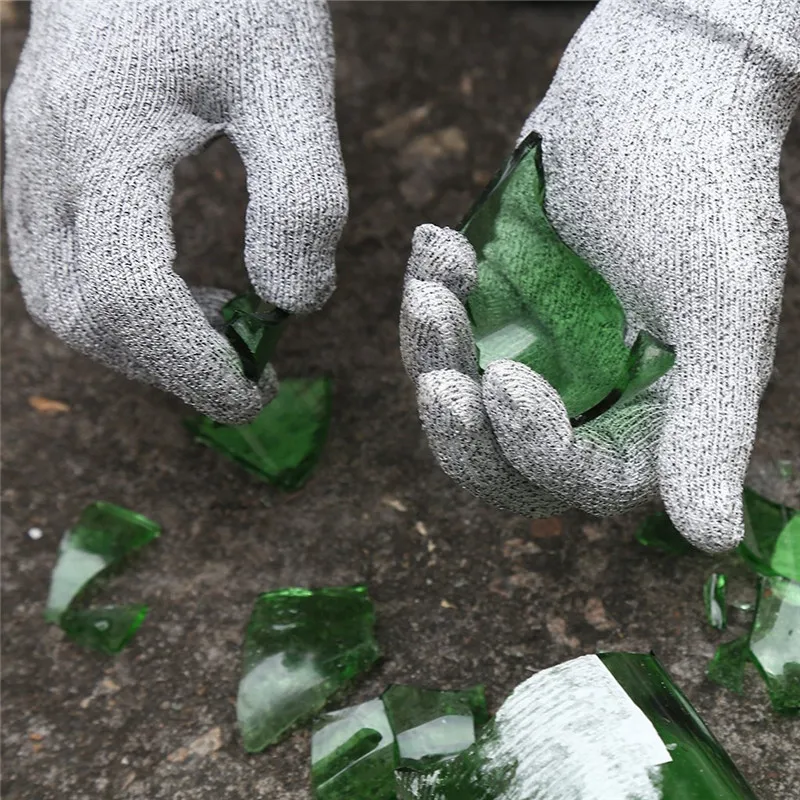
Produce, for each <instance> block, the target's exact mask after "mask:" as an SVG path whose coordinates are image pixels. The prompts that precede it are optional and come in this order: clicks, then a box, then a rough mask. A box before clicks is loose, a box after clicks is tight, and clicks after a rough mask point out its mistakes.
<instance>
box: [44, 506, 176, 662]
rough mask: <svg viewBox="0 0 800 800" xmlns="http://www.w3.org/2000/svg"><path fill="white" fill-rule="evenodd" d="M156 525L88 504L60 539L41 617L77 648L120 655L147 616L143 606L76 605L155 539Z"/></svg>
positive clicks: (121, 510) (116, 509)
mask: <svg viewBox="0 0 800 800" xmlns="http://www.w3.org/2000/svg"><path fill="white" fill-rule="evenodd" d="M160 533H161V527H160V526H159V525H157V524H156V523H155V522H153V521H152V520H150V519H148V518H147V517H144V516H142V515H141V514H137V513H136V512H134V511H130V510H128V509H127V508H122V507H120V506H116V505H114V504H113V503H104V502H98V503H92V504H91V505H89V506H87V507H86V508H85V509H84V510H83V511H82V512H81V515H80V517H79V518H78V521H77V523H76V524H75V525H74V526H73V527H72V528H70V530H68V531H67V532H66V533H65V534H64V537H63V538H62V540H61V544H60V546H59V552H58V560H57V562H56V566H55V568H54V569H53V574H52V576H51V579H50V593H49V595H48V598H47V607H46V610H45V619H46V620H47V621H48V622H53V623H56V624H58V625H59V626H60V627H61V628H62V629H63V630H64V632H65V633H66V634H67V635H68V636H69V637H70V638H71V639H73V640H74V641H76V642H77V643H78V644H81V645H84V646H86V647H91V648H92V649H94V650H99V651H100V652H104V653H116V652H119V650H121V649H122V648H123V647H124V646H125V645H126V644H127V643H128V642H129V641H130V639H131V638H132V637H133V635H134V634H135V633H136V631H137V630H138V628H139V626H140V625H141V624H142V622H143V621H144V618H145V616H146V615H147V607H146V606H141V605H136V606H109V607H106V608H101V609H80V608H77V607H76V604H77V601H78V599H79V597H80V596H81V595H82V594H83V593H84V591H85V590H87V589H89V588H90V587H91V585H92V584H93V583H94V582H95V580H96V579H97V578H98V577H100V576H101V575H103V574H106V573H108V572H110V571H112V570H113V569H115V568H117V567H119V566H121V565H122V563H123V562H124V560H125V559H126V558H127V557H128V556H129V555H130V554H132V553H133V552H135V551H136V550H139V549H140V548H141V547H144V545H146V544H147V543H148V542H151V541H152V540H153V539H155V538H156V537H158V536H159V534H160Z"/></svg>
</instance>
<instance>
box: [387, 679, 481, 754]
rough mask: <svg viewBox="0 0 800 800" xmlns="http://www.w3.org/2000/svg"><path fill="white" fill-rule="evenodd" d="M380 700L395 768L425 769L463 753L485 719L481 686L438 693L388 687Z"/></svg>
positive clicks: (402, 687) (411, 687)
mask: <svg viewBox="0 0 800 800" xmlns="http://www.w3.org/2000/svg"><path fill="white" fill-rule="evenodd" d="M381 699H382V700H383V704H384V705H385V706H386V713H387V715H388V717H389V722H390V724H391V726H392V730H393V731H394V734H395V739H396V747H397V766H398V767H409V768H412V769H420V770H425V769H429V768H430V767H431V766H432V765H433V764H435V763H437V762H439V761H442V760H443V759H445V758H447V757H449V756H452V755H454V754H455V753H460V752H461V751H462V750H466V749H467V748H468V747H470V746H471V745H472V744H473V742H474V741H475V732H476V727H478V728H480V727H481V726H483V725H485V724H486V722H487V721H488V719H489V714H488V712H487V710H486V697H485V695H484V692H483V687H482V686H475V687H473V688H472V689H467V690H464V691H438V690H436V689H420V688H417V687H416V686H400V685H394V686H390V687H389V688H388V689H387V690H386V691H385V692H384V693H383V694H382V695H381Z"/></svg>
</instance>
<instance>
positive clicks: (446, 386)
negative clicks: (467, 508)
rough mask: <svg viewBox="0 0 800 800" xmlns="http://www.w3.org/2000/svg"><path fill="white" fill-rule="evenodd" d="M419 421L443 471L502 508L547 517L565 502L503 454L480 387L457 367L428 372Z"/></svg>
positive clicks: (420, 398) (422, 379) (420, 391)
mask: <svg viewBox="0 0 800 800" xmlns="http://www.w3.org/2000/svg"><path fill="white" fill-rule="evenodd" d="M417 402H418V405H419V413H420V419H421V421H422V426H423V428H424V430H425V433H426V434H427V437H428V442H429V444H430V447H431V450H432V451H433V453H434V455H435V456H436V459H437V461H438V462H439V464H440V465H441V467H442V469H443V470H444V472H445V473H446V474H447V475H448V476H449V477H450V478H452V479H453V480H454V481H455V482H456V483H458V484H459V485H460V486H462V487H463V488H465V489H467V491H469V492H471V493H472V494H474V495H476V496H477V497H479V498H480V499H481V500H484V501H485V502H487V503H490V504H491V505H494V506H497V507H498V508H501V509H505V510H508V511H513V512H515V513H518V514H524V515H526V516H535V517H548V516H553V515H555V514H559V513H561V512H562V511H563V510H564V509H565V508H566V503H564V502H562V501H560V500H559V499H558V498H556V497H554V496H553V495H552V494H550V493H549V492H547V491H544V490H542V489H539V488H538V487H536V486H534V485H533V484H531V483H530V482H529V481H528V480H527V479H526V478H524V477H523V476H522V475H520V474H519V473H518V472H517V471H515V470H514V469H513V468H512V467H511V466H510V465H509V464H508V462H507V461H506V460H505V458H504V457H503V455H502V453H501V451H500V448H499V447H498V445H497V442H496V441H495V437H494V434H493V432H492V429H491V427H490V425H489V420H488V418H487V416H486V412H485V411H484V408H483V401H482V399H481V390H480V385H479V384H478V383H477V382H476V381H474V380H472V379H471V378H469V377H467V376H466V375H464V374H462V373H461V372H457V371H455V370H440V371H437V372H428V373H426V374H424V375H422V376H421V377H420V380H419V387H418V393H417Z"/></svg>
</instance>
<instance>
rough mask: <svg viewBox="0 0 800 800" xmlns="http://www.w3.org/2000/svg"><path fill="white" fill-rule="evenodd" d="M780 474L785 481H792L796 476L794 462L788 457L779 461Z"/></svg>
mask: <svg viewBox="0 0 800 800" xmlns="http://www.w3.org/2000/svg"><path fill="white" fill-rule="evenodd" d="M778 475H780V476H781V478H783V479H784V480H785V481H790V480H791V479H792V478H794V465H793V464H792V462H791V461H788V460H786V459H781V460H780V461H778Z"/></svg>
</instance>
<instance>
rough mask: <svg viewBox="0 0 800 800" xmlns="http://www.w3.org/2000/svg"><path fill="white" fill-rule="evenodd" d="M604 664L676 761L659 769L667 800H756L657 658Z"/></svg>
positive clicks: (609, 657)
mask: <svg viewBox="0 0 800 800" xmlns="http://www.w3.org/2000/svg"><path fill="white" fill-rule="evenodd" d="M600 660H601V661H602V662H603V664H604V665H605V666H606V668H607V669H608V670H609V672H611V674H612V675H613V676H614V677H615V678H616V679H617V682H618V683H619V685H620V686H622V688H623V689H624V690H625V693H626V694H627V695H628V697H630V698H631V700H633V702H634V703H636V705H637V706H638V707H639V708H640V709H641V710H642V711H643V712H644V714H645V716H646V717H647V718H648V719H649V720H650V722H652V724H653V727H654V728H655V729H656V731H658V735H659V737H660V738H661V741H662V742H664V744H665V745H666V747H667V750H668V751H669V754H670V757H671V759H672V760H671V761H669V762H667V763H665V764H661V765H660V766H659V767H658V771H659V777H660V788H661V797H662V798H663V800H734V798H737V799H738V798H742V799H743V798H747V799H748V800H755V795H754V794H753V792H752V790H751V789H750V787H749V786H748V785H747V782H746V781H745V779H744V778H743V777H742V775H741V773H740V772H739V771H738V770H737V769H736V766H735V765H734V763H733V762H732V761H731V759H730V757H729V756H728V754H727V753H726V752H725V751H724V750H723V749H722V747H721V745H720V744H719V742H717V740H716V739H715V738H714V736H713V734H712V733H711V731H710V730H709V729H708V727H707V726H706V724H705V723H704V722H703V720H702V719H701V718H700V716H699V715H698V713H697V711H695V709H694V707H693V706H692V705H691V703H690V702H689V701H688V700H687V698H686V696H685V695H684V694H683V692H681V690H680V689H679V688H678V687H677V686H676V685H675V683H674V682H673V680H672V678H671V677H670V675H669V673H668V672H667V671H666V670H665V669H664V667H663V666H662V665H661V663H660V662H659V661H658V659H657V658H656V657H655V656H654V655H652V654H650V655H645V654H640V653H601V654H600Z"/></svg>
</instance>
